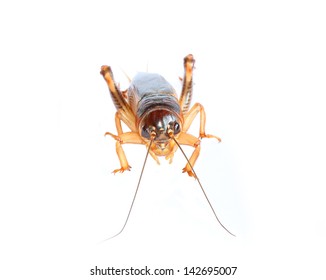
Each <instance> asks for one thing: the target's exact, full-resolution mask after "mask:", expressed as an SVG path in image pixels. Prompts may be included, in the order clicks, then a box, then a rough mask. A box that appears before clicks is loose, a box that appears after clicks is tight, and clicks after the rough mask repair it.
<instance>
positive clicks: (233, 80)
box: [0, 1, 326, 279]
mask: <svg viewBox="0 0 326 280" xmlns="http://www.w3.org/2000/svg"><path fill="white" fill-rule="evenodd" d="M322 2H323V1H268V2H267V1H51V2H50V1H10V4H9V1H7V3H6V4H5V3H1V4H0V26H1V27H0V29H1V35H0V36H1V46H0V48H1V52H0V56H1V57H0V59H1V61H0V71H1V73H0V74H1V76H0V77H1V82H0V94H1V100H0V120H1V132H2V133H1V145H0V149H1V155H0V158H1V178H0V179H1V194H0V208H1V209H0V211H1V212H0V213H1V220H0V222H1V233H0V234H1V238H0V242H1V244H0V245H1V248H0V250H1V253H0V254H1V270H0V273H1V279H125V278H126V279H127V278H128V277H127V276H125V277H121V276H120V277H117V278H114V277H113V276H111V277H108V276H107V277H103V276H102V277H99V276H97V277H95V276H90V275H89V273H90V269H91V268H94V267H95V266H96V265H97V266H99V267H101V268H106V267H108V266H109V267H115V268H130V267H131V266H132V267H134V268H143V267H144V266H145V265H148V266H149V267H151V268H153V269H154V268H174V269H175V270H178V269H179V270H180V272H179V273H178V276H174V277H163V276H162V277H159V278H160V279H180V278H185V279H192V276H182V274H183V268H184V267H185V266H190V267H191V266H237V267H238V270H237V272H236V275H235V276H233V277H231V276H229V278H228V279H295V278H297V277H300V276H301V278H309V279H325V271H324V267H323V266H324V264H325V249H326V248H325V235H326V223H325V210H326V209H325V195H324V192H323V191H324V188H325V186H326V185H325V183H326V182H325V167H326V166H325V156H326V149H325V140H326V133H325V119H326V114H325V100H324V95H325V89H326V86H325V74H326V68H325V65H326V55H325V53H326V52H325V50H326V40H325V34H326V33H325V31H326V30H325V26H326V22H325V21H326V20H325V13H326V10H325V7H324V5H323V4H322ZM188 53H192V54H193V55H194V56H195V58H196V70H195V76H194V79H195V83H196V84H195V87H194V99H193V103H194V102H200V103H202V104H203V105H204V106H205V109H206V112H207V132H208V133H211V134H216V135H218V136H220V137H221V138H222V140H223V141H222V143H220V144H218V143H217V141H214V140H213V139H204V140H203V141H202V151H201V155H200V158H199V160H198V162H197V164H196V171H197V174H198V176H199V178H200V179H201V181H202V184H203V185H204V187H205V189H206V192H207V194H208V196H209V197H210V199H211V202H212V204H213V205H214V207H215V210H216V212H217V213H218V215H219V217H220V219H221V220H222V222H223V223H224V224H225V226H226V227H228V228H229V229H230V230H231V231H232V232H234V233H235V234H236V235H237V237H236V238H234V237H232V236H230V235H228V234H227V233H226V232H225V231H224V230H223V229H222V228H221V227H220V226H219V225H218V224H217V222H216V221H215V220H214V216H213V215H212V213H211V210H210V209H209V206H208V204H207V202H206V201H205V198H204V196H203V195H202V193H201V191H200V189H199V186H198V185H197V182H196V181H195V180H194V179H192V178H189V177H188V176H187V175H185V174H182V173H181V169H182V168H183V166H184V165H185V160H184V158H183V156H182V154H181V153H180V152H178V153H177V154H176V156H175V160H174V162H173V164H172V165H168V164H167V162H165V161H164V159H163V160H162V163H161V165H160V166H158V165H157V164H156V163H155V162H154V161H153V160H152V159H151V158H149V159H148V162H147V166H146V169H145V172H144V177H143V181H142V184H141V186H140V191H139V194H138V197H137V200H136V202H135V205H134V209H133V212H132V214H131V217H130V220H129V223H128V225H127V227H126V228H125V231H124V232H123V233H122V234H121V235H120V236H118V237H116V238H114V239H111V240H108V241H106V242H104V243H101V241H102V240H104V239H106V238H108V237H110V236H112V235H114V234H115V233H117V232H118V231H119V230H120V228H121V226H122V225H123V223H124V221H125V218H126V215H127V213H128V210H129V206H130V203H131V200H132V196H133V194H134V190H135V188H136V185H137V181H138V178H139V174H140V170H141V167H142V163H143V159H144V157H145V152H146V151H145V148H144V147H143V146H139V145H129V146H126V147H125V151H126V154H127V157H128V159H129V162H130V165H131V166H132V167H133V168H132V171H131V172H125V173H124V174H117V175H115V176H114V175H113V174H111V171H112V170H113V169H115V168H118V167H119V163H118V159H117V157H116V154H115V143H114V140H113V139H111V138H108V137H107V138H105V137H104V136H103V135H104V133H105V132H106V131H110V132H113V133H115V127H114V113H115V109H114V106H113V104H112V102H111V100H110V96H109V92H108V89H107V87H106V84H105V82H104V80H103V78H102V77H101V76H100V74H99V71H100V66H101V65H103V64H109V65H112V66H113V69H114V70H116V73H117V78H118V77H119V75H118V73H119V72H121V71H120V69H123V70H124V71H125V72H127V73H128V74H129V75H130V76H132V75H133V74H134V73H135V72H137V71H146V69H147V67H148V69H149V71H153V72H159V73H160V74H162V75H164V76H165V77H166V78H167V79H169V81H170V82H171V84H173V85H174V86H175V87H176V89H177V90H180V85H179V83H178V76H182V74H183V68H182V62H183V57H184V56H185V55H187V54H188ZM119 79H120V78H119ZM121 79H122V78H121ZM121 85H123V83H122V82H121ZM197 127H198V121H195V122H194V126H193V133H194V134H197V133H198V130H197ZM185 151H186V153H187V154H188V155H189V154H190V153H191V149H188V148H186V149H185ZM198 277H200V276H197V278H198ZM225 277H226V276H225ZM129 278H130V277H129ZM129 278H128V279H129ZM143 278H144V277H143ZM145 278H146V277H145ZM202 278H204V279H211V278H213V276H211V277H209V276H202ZM137 279H138V278H137ZM139 279H142V278H141V277H139ZM148 279H154V278H153V276H152V277H149V278H148ZM214 279H215V278H214Z"/></svg>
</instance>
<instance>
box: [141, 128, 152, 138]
mask: <svg viewBox="0 0 326 280" xmlns="http://www.w3.org/2000/svg"><path fill="white" fill-rule="evenodd" d="M141 136H142V137H144V138H147V139H149V138H150V135H149V130H148V127H146V126H143V128H142V130H141Z"/></svg>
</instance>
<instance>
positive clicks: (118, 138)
mask: <svg viewBox="0 0 326 280" xmlns="http://www.w3.org/2000/svg"><path fill="white" fill-rule="evenodd" d="M106 135H110V136H111V137H112V138H114V139H115V140H117V141H118V142H120V143H122V140H121V138H120V137H119V136H117V135H114V134H112V133H111V132H105V134H104V136H106Z"/></svg>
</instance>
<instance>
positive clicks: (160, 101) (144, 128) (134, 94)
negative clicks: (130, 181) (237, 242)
mask: <svg viewBox="0 0 326 280" xmlns="http://www.w3.org/2000/svg"><path fill="white" fill-rule="evenodd" d="M194 63H195V60H194V58H193V56H192V55H191V54H189V55H188V56H186V57H185V58H184V70H185V73H184V77H183V86H182V91H181V95H180V97H179V99H178V97H177V95H176V92H175V90H174V88H173V87H172V86H171V85H170V84H169V83H168V82H167V81H166V80H165V79H164V78H163V77H162V76H160V75H158V74H151V73H139V74H137V75H136V76H135V78H134V79H133V80H132V81H131V84H130V86H129V88H128V90H127V91H125V92H122V91H120V89H119V88H118V86H117V84H116V83H115V81H114V77H113V73H112V71H111V68H110V67H109V66H102V68H101V74H102V75H103V77H104V79H105V81H106V83H107V84H108V87H109V91H110V94H111V98H112V100H113V103H114V105H115V107H116V109H117V112H116V114H115V124H116V128H117V133H118V135H115V134H112V133H110V132H106V133H105V135H110V136H112V137H113V138H114V139H115V140H116V151H117V154H118V157H119V161H120V165H121V167H120V168H119V169H116V170H114V171H113V172H114V173H117V172H124V171H125V170H130V168H131V167H130V166H129V163H128V161H127V158H126V155H125V153H124V150H123V148H122V145H123V144H143V145H145V146H146V147H147V154H146V157H145V162H144V165H143V169H142V172H141V175H140V178H139V181H138V185H137V188H136V192H135V195H134V198H133V201H132V203H131V207H130V209H129V213H128V216H127V219H126V221H125V224H124V226H123V227H122V229H121V231H120V232H119V233H117V234H116V235H114V236H117V235H119V234H120V233H121V232H122V231H123V229H124V228H125V226H126V224H127V221H128V219H129V216H130V213H131V209H132V207H133V204H134V201H135V198H136V194H137V191H138V188H139V185H140V181H141V178H142V174H143V171H144V167H145V163H146V161H147V157H148V154H150V155H151V156H152V157H153V158H154V160H155V161H156V162H157V163H159V160H158V157H159V156H164V157H165V159H167V160H169V162H170V163H171V162H172V159H173V156H174V153H175V152H176V150H177V149H178V148H180V150H181V152H182V153H183V155H184V156H185V158H186V159H187V164H186V166H185V167H184V168H183V172H187V173H188V175H189V176H193V177H195V178H196V179H197V181H198V183H199V185H200V187H201V189H202V191H203V193H204V195H205V197H206V199H207V201H208V203H209V205H210V207H211V209H212V211H213V213H214V215H215V218H216V219H217V221H218V222H219V223H220V224H221V226H222V227H223V228H224V229H225V230H226V231H227V232H229V233H230V234H231V235H233V234H232V233H231V232H230V231H229V230H228V229H226V228H225V227H224V226H223V224H222V223H221V222H220V220H219V219H218V217H217V215H216V213H215V210H214V208H213V206H212V204H211V203H210V201H209V199H208V197H207V195H206V193H205V191H204V188H203V187H202V185H201V183H200V181H199V178H198V176H197V175H196V173H195V171H194V168H193V167H194V165H195V162H196V160H197V158H198V156H199V152H200V140H201V139H202V138H216V139H217V140H218V141H221V139H220V138H219V137H217V136H214V135H210V134H206V132H205V122H206V116H205V111H204V107H203V106H202V105H201V104H199V103H196V104H195V105H193V107H192V108H190V103H191V99H192V74H193V68H194ZM189 108H190V109H189ZM198 113H199V115H200V126H199V136H198V137H196V136H194V135H191V134H189V133H188V132H187V131H188V129H189V127H190V125H191V124H192V122H193V120H194V118H195V117H196V116H197V114H198ZM121 122H124V123H125V124H126V125H127V126H128V127H129V129H130V131H128V132H124V131H123V130H122V126H121ZM181 145H188V146H192V147H193V148H194V151H193V153H192V155H191V157H190V158H189V159H188V158H187V156H186V155H185V153H184V152H183V150H182V148H181ZM114 236H113V237H114ZM111 238H112V237H111Z"/></svg>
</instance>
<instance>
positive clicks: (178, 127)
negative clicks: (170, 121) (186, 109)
mask: <svg viewBox="0 0 326 280" xmlns="http://www.w3.org/2000/svg"><path fill="white" fill-rule="evenodd" d="M178 133H180V124H179V123H177V122H175V123H174V134H178Z"/></svg>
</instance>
